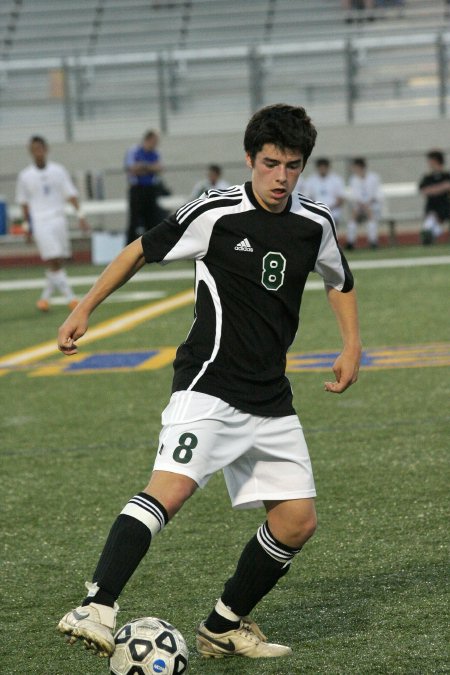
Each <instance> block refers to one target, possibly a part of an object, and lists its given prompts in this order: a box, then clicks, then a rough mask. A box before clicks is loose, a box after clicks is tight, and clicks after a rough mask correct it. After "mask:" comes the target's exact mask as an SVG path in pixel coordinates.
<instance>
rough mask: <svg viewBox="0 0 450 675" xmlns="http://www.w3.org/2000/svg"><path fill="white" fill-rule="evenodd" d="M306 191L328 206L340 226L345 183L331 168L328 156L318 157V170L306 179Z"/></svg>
mask: <svg viewBox="0 0 450 675" xmlns="http://www.w3.org/2000/svg"><path fill="white" fill-rule="evenodd" d="M304 192H305V194H306V196H307V197H310V198H311V199H313V200H314V201H315V202H322V203H323V204H326V205H327V206H328V208H329V209H330V211H331V215H332V216H333V220H334V222H335V224H336V227H338V226H339V223H340V221H341V217H342V205H343V204H344V201H345V185H344V181H343V180H342V178H341V177H340V176H339V175H338V174H337V173H335V172H334V171H332V170H331V162H330V160H329V159H328V158H327V157H319V158H318V159H316V171H315V172H314V173H313V174H312V175H311V176H309V178H307V179H306V181H305V185H304Z"/></svg>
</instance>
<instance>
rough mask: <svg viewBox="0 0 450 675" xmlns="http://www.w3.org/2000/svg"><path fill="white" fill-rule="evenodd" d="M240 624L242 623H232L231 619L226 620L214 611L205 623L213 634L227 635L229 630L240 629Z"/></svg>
mask: <svg viewBox="0 0 450 675" xmlns="http://www.w3.org/2000/svg"><path fill="white" fill-rule="evenodd" d="M240 623H241V622H240V621H230V619H226V618H225V617H224V616H222V615H221V614H218V612H216V610H215V609H213V611H212V612H211V614H210V615H209V616H208V618H207V619H206V621H205V626H206V628H207V629H208V630H210V631H211V632H212V633H227V632H228V631H229V630H233V628H239V626H240Z"/></svg>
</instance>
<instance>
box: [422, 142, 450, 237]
mask: <svg viewBox="0 0 450 675" xmlns="http://www.w3.org/2000/svg"><path fill="white" fill-rule="evenodd" d="M427 160H428V166H429V168H430V173H428V174H426V175H425V176H423V178H422V180H421V181H420V184H419V190H420V191H421V193H422V194H423V195H424V197H426V201H425V220H424V221H423V225H422V243H423V244H424V246H427V245H429V244H432V243H433V241H435V239H437V237H439V235H440V234H442V226H443V224H444V223H445V221H446V220H450V173H449V172H448V171H446V170H445V157H444V153H443V152H442V151H441V150H430V152H429V153H428V154H427Z"/></svg>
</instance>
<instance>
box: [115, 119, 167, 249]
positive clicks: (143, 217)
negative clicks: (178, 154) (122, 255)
mask: <svg viewBox="0 0 450 675" xmlns="http://www.w3.org/2000/svg"><path fill="white" fill-rule="evenodd" d="M158 145H159V136H158V134H157V133H156V131H147V132H146V133H145V134H144V137H143V139H142V141H141V143H139V144H138V145H134V146H133V147H132V148H130V149H129V150H128V151H127V153H126V155H125V162H124V166H125V171H126V174H127V177H128V184H129V191H128V203H129V214H128V218H129V220H128V232H127V244H129V243H130V242H132V241H134V240H135V239H137V237H139V236H141V235H142V234H143V233H144V232H145V231H146V230H149V229H150V228H152V227H155V225H158V223H160V222H161V220H162V219H163V218H164V216H165V215H166V212H165V211H164V210H163V209H162V208H161V207H160V206H159V204H158V197H159V196H160V195H161V194H164V193H165V194H168V192H167V191H166V190H165V188H163V187H162V184H161V177H160V176H161V172H162V162H161V155H160V153H159V151H158Z"/></svg>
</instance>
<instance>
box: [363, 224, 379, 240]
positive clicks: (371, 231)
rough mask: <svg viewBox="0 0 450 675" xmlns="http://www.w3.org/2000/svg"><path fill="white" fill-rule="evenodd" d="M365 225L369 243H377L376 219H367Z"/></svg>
mask: <svg viewBox="0 0 450 675" xmlns="http://www.w3.org/2000/svg"><path fill="white" fill-rule="evenodd" d="M366 227H367V239H368V241H369V244H371V245H374V246H375V245H376V244H377V243H378V223H377V221H376V220H368V221H367V226H366Z"/></svg>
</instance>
